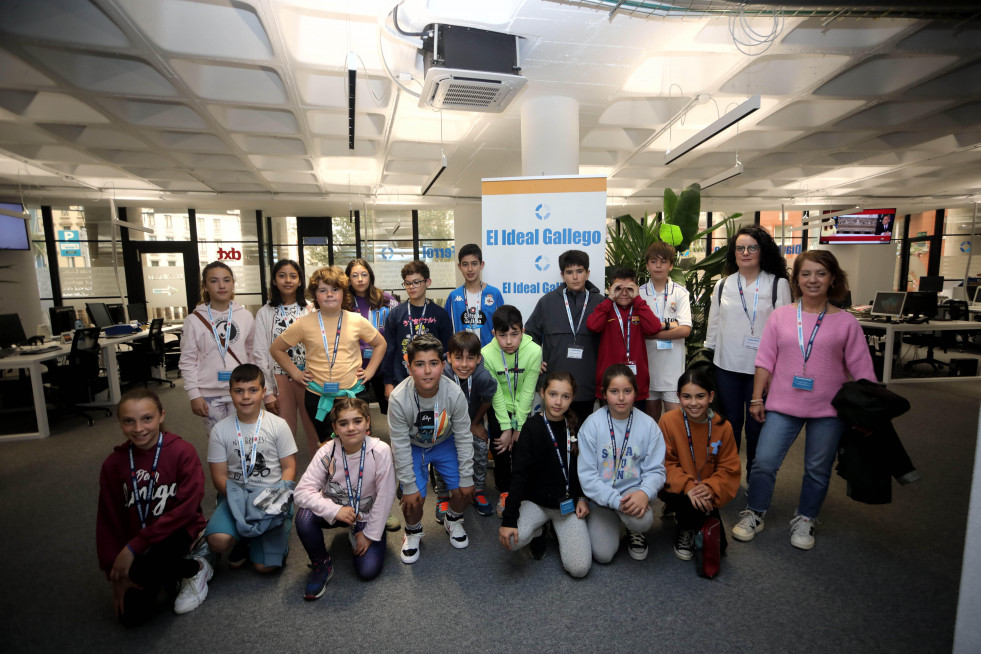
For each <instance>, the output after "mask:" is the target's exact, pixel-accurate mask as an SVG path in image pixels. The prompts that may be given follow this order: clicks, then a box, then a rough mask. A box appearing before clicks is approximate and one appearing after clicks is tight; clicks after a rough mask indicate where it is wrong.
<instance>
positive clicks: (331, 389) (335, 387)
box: [324, 382, 341, 395]
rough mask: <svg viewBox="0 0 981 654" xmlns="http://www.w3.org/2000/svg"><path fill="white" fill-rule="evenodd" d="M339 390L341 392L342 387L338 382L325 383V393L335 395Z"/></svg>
mask: <svg viewBox="0 0 981 654" xmlns="http://www.w3.org/2000/svg"><path fill="white" fill-rule="evenodd" d="M339 390H341V385H340V384H339V383H338V382H324V393H330V394H331V395H333V394H335V393H337V391H339Z"/></svg>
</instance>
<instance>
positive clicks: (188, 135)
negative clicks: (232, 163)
mask: <svg viewBox="0 0 981 654" xmlns="http://www.w3.org/2000/svg"><path fill="white" fill-rule="evenodd" d="M143 134H145V135H146V137H147V138H149V139H150V140H152V141H154V142H155V143H157V144H158V145H160V146H162V147H164V148H169V149H173V150H184V151H187V152H228V151H229V150H230V148H229V147H228V145H227V144H226V143H225V142H224V141H222V140H221V139H220V138H218V137H217V136H215V135H213V134H205V133H197V132H154V131H150V130H144V131H143Z"/></svg>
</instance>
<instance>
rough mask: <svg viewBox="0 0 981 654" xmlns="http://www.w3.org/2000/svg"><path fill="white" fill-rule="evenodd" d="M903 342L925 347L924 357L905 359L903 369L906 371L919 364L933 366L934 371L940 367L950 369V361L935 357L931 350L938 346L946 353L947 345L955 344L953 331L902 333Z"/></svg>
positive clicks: (952, 345)
mask: <svg viewBox="0 0 981 654" xmlns="http://www.w3.org/2000/svg"><path fill="white" fill-rule="evenodd" d="M903 342H904V343H907V344H909V345H916V346H918V347H926V349H927V353H926V357H924V358H922V359H913V360H912V361H907V362H906V364H904V365H903V370H905V371H906V372H913V368H914V367H915V366H918V365H920V364H926V365H928V366H930V367H931V368H933V372H934V373H938V372H940V370H941V369H945V368H946V369H948V370H949V369H950V363H948V362H947V361H941V360H939V359H937V358H935V357H934V356H933V351H934V348H936V347H939V348H941V349H942V350H943V351H944V354H946V353H947V348H948V347H954V346H955V345H956V344H957V341H956V336H955V332H951V331H941V332H926V333H922V334H904V335H903Z"/></svg>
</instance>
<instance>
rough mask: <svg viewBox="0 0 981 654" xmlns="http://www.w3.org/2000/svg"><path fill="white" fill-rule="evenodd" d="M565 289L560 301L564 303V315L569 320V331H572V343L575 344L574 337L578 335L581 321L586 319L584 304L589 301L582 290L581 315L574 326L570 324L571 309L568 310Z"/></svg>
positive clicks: (587, 295) (567, 297) (586, 294)
mask: <svg viewBox="0 0 981 654" xmlns="http://www.w3.org/2000/svg"><path fill="white" fill-rule="evenodd" d="M565 291H566V289H564V288H563V289H562V300H563V301H564V302H565V315H566V316H568V318H569V329H571V330H572V342H573V344H575V342H576V336H577V335H578V334H579V328H580V327H582V319H583V318H585V317H586V304H587V302H588V300H589V294H588V293H587V292H586V291H585V290H583V300H582V313H580V314H579V322H578V323H577V324H575V325H573V324H572V309H571V308H569V296H568V295H566V292H565Z"/></svg>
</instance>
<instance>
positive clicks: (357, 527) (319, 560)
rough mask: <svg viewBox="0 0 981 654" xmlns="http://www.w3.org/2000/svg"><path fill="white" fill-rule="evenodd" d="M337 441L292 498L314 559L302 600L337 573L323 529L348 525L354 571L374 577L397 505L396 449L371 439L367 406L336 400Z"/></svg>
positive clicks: (319, 592)
mask: <svg viewBox="0 0 981 654" xmlns="http://www.w3.org/2000/svg"><path fill="white" fill-rule="evenodd" d="M330 419H331V423H332V424H333V427H334V433H335V434H336V438H333V439H332V440H329V441H327V442H326V443H325V444H324V446H323V447H321V448H320V450H319V451H318V452H317V453H316V455H314V457H313V461H311V462H310V465H309V466H307V470H306V472H304V473H303V477H302V478H301V479H300V483H299V484H298V485H297V487H296V492H295V493H294V494H293V498H294V500H295V501H296V506H297V507H298V508H299V511H297V512H296V519H295V523H296V534H297V536H299V537H300V542H301V543H303V548H304V549H305V550H306V551H307V554H308V555H309V556H310V561H311V565H310V567H311V568H312V571H311V572H310V578H309V580H308V582H307V585H306V588H305V589H304V592H303V599H305V600H308V601H310V600H315V599H318V598H320V597H321V596H322V595H323V594H324V592H325V591H326V590H327V582H328V581H330V578H331V577H332V576H333V575H334V566H333V563H332V561H331V558H330V553H329V552H328V551H327V548H326V546H325V544H324V533H323V530H324V529H333V528H335V527H346V528H348V529H349V530H350V535H349V538H350V540H351V547H352V549H353V550H354V569H355V570H356V571H357V573H358V576H359V577H361V578H362V579H365V580H368V579H374V578H375V577H377V576H378V575H379V574H380V573H381V570H382V564H383V563H384V561H385V521H386V520H387V519H388V514H389V511H391V509H392V502H393V501H395V467H394V465H393V464H392V450H391V448H389V446H388V445H386V444H385V443H383V442H382V441H380V440H378V439H377V438H374V437H372V436H368V430H369V429H370V428H371V415H370V413H369V412H368V404H367V403H366V402H364V401H363V400H359V399H357V398H352V397H341V398H338V399H337V400H335V401H334V408H333V409H332V410H331V413H330Z"/></svg>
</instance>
